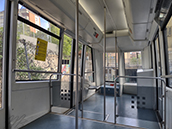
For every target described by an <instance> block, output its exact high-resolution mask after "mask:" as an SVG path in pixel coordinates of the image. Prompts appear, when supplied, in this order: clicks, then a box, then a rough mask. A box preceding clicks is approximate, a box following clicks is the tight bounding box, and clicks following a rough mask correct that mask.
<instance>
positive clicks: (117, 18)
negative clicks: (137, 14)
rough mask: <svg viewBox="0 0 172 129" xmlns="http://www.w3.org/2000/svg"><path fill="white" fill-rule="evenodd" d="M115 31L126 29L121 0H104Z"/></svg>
mask: <svg viewBox="0 0 172 129" xmlns="http://www.w3.org/2000/svg"><path fill="white" fill-rule="evenodd" d="M104 1H105V3H106V5H107V7H108V10H109V13H110V15H111V17H112V19H113V21H114V24H115V27H116V29H117V30H122V29H127V28H128V27H127V21H126V18H125V13H124V8H123V3H122V0H104Z"/></svg>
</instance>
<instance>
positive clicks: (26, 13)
mask: <svg viewBox="0 0 172 129" xmlns="http://www.w3.org/2000/svg"><path fill="white" fill-rule="evenodd" d="M18 15H19V16H20V17H22V18H24V19H26V20H29V21H30V22H32V23H34V24H36V25H38V26H40V27H42V28H44V29H46V30H48V31H50V32H52V33H54V34H56V35H58V36H59V35H60V29H59V28H58V27H56V26H55V25H53V24H51V23H50V22H48V21H47V20H45V19H43V18H42V17H40V16H39V15H37V14H35V13H34V12H32V11H31V10H29V9H27V8H26V7H24V6H22V5H20V4H18ZM30 31H31V32H34V33H36V32H37V31H38V30H37V29H36V28H33V27H31V26H30ZM51 40H53V37H52V38H50V42H52V41H51Z"/></svg>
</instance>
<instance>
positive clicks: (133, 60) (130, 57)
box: [125, 51, 142, 83]
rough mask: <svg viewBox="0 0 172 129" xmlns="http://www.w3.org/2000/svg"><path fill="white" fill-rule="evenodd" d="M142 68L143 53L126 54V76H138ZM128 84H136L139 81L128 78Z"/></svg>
mask: <svg viewBox="0 0 172 129" xmlns="http://www.w3.org/2000/svg"><path fill="white" fill-rule="evenodd" d="M140 68H142V60H141V51H136V52H125V75H126V76H137V69H140ZM126 82H131V83H136V82H137V79H135V78H127V79H126Z"/></svg>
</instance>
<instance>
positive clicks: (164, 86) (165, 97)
mask: <svg viewBox="0 0 172 129" xmlns="http://www.w3.org/2000/svg"><path fill="white" fill-rule="evenodd" d="M164 129H166V84H165V85H164Z"/></svg>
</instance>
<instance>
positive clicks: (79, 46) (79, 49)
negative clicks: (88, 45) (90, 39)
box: [73, 43, 82, 82]
mask: <svg viewBox="0 0 172 129" xmlns="http://www.w3.org/2000/svg"><path fill="white" fill-rule="evenodd" d="M81 55H82V44H81V43H79V44H78V74H79V75H81V63H82V60H81ZM74 74H76V51H75V67H74ZM73 81H74V82H76V76H74V80H73ZM80 81H81V80H80V77H79V79H78V82H80Z"/></svg>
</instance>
